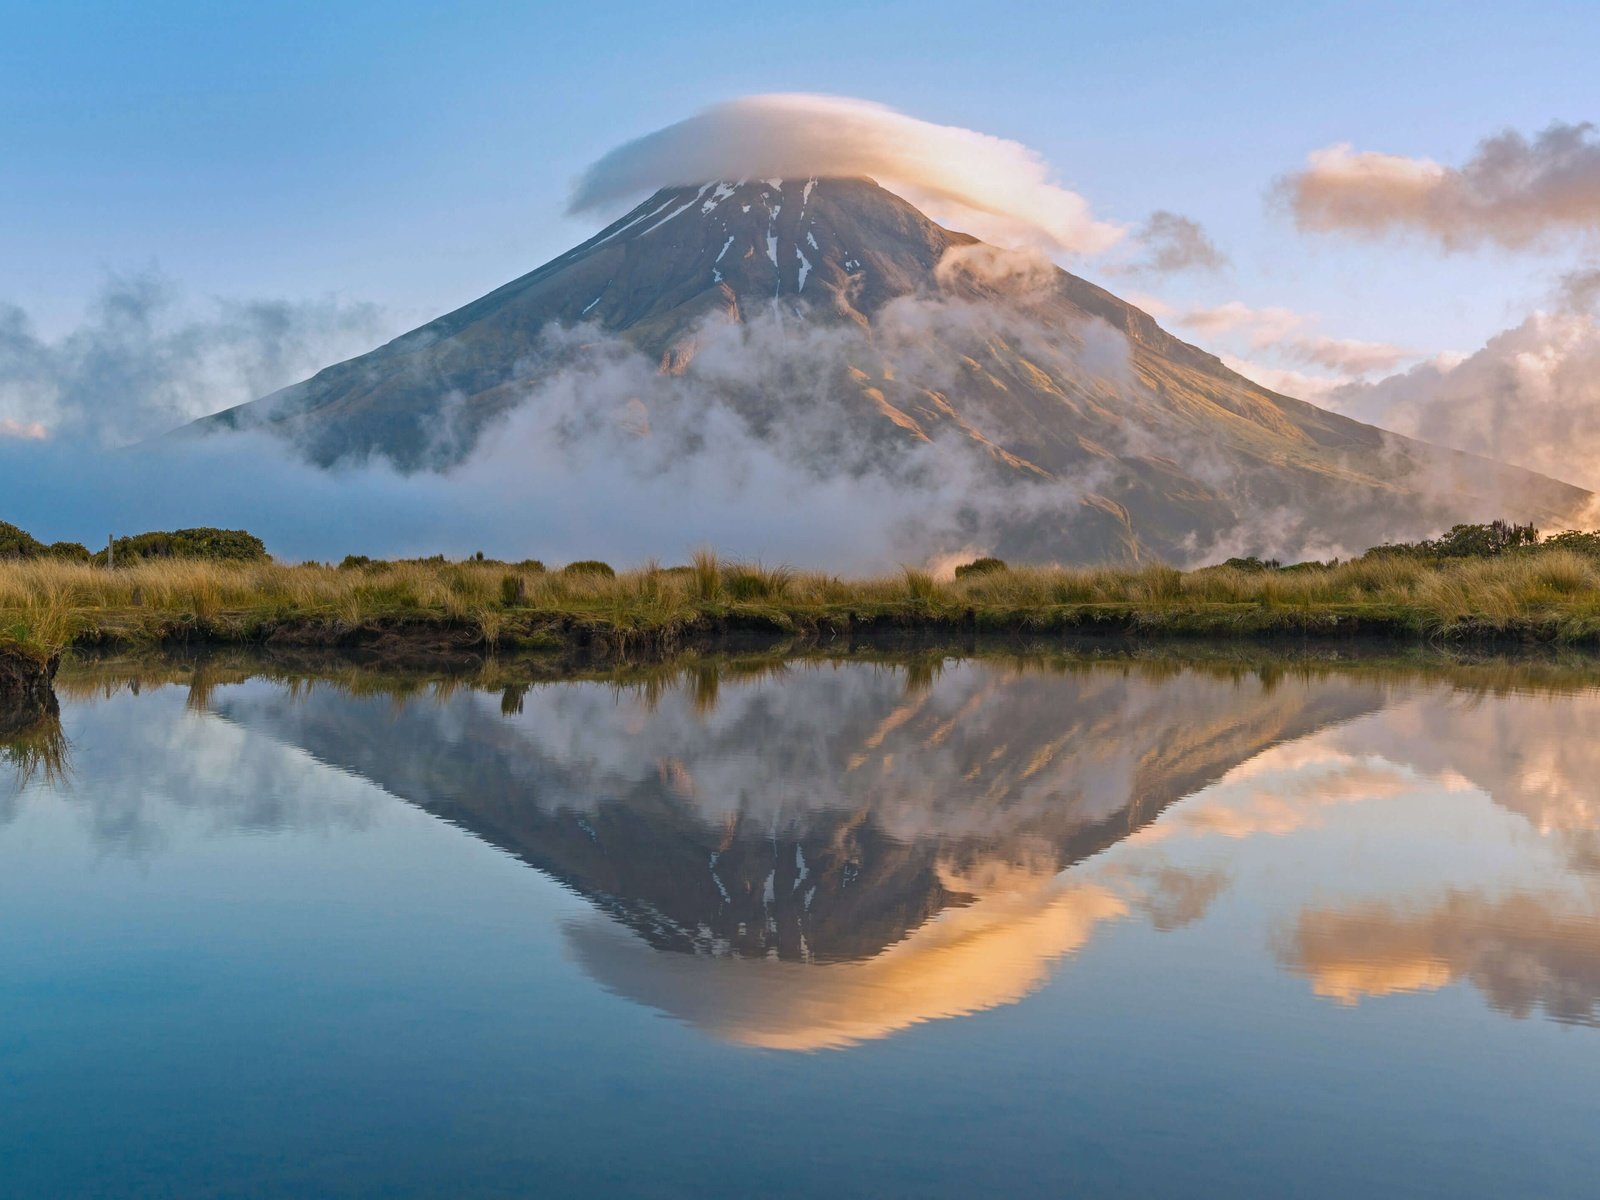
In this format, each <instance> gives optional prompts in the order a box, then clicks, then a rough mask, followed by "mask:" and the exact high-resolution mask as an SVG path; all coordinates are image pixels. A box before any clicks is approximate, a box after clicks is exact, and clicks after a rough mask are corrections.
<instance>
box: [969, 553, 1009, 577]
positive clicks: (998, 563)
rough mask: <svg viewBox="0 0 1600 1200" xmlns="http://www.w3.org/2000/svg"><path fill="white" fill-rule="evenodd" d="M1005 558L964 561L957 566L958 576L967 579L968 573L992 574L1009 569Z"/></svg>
mask: <svg viewBox="0 0 1600 1200" xmlns="http://www.w3.org/2000/svg"><path fill="white" fill-rule="evenodd" d="M1010 569H1011V568H1010V567H1008V566H1006V563H1005V559H1003V558H975V559H973V560H972V561H971V562H969V563H962V564H961V565H960V566H959V567H957V568H956V578H957V579H965V578H966V577H967V576H968V575H991V574H993V573H994V572H996V571H1009V570H1010Z"/></svg>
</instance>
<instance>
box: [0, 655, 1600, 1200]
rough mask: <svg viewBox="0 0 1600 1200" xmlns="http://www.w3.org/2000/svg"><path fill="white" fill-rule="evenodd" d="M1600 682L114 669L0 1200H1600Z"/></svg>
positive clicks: (807, 664) (35, 1001)
mask: <svg viewBox="0 0 1600 1200" xmlns="http://www.w3.org/2000/svg"><path fill="white" fill-rule="evenodd" d="M1597 685H1600V664H1595V663H1587V662H1585V661H1583V660H1572V659H1562V660H1549V659H1545V660H1536V661H1527V662H1521V661H1514V660H1513V661H1484V662H1474V663H1461V662H1445V661H1437V662H1436V661H1431V660H1430V661H1408V662H1398V663H1397V662H1395V661H1392V660H1388V659H1370V660H1368V659H1361V658H1358V659H1356V660H1355V661H1351V662H1342V663H1334V662H1326V661H1319V662H1315V663H1307V662H1297V661H1290V660H1281V661H1280V660H1274V659H1272V658H1270V657H1266V656H1264V655H1261V654H1255V655H1244V654H1241V655H1237V656H1231V657H1230V656H1229V655H1227V654H1222V653H1219V654H1216V655H1212V656H1209V657H1208V656H1206V655H1204V654H1199V653H1193V654H1187V655H1185V656H1183V657H1165V656H1161V655H1149V654H1146V655H1134V656H1118V655H1108V654H1100V655H1094V656H1085V655H1074V654H1069V653H1054V654H1043V655H1035V656H1031V657H1024V656H1021V655H1015V654H1011V655H1008V654H997V655H985V656H980V657H972V658H958V657H949V656H943V657H941V656H929V655H926V654H924V655H920V656H917V657H915V658H907V659H905V660H903V661H896V660H894V659H893V658H892V657H891V658H888V659H884V660H880V661H862V660H860V659H859V658H857V659H846V660H837V661H823V660H811V661H792V662H788V663H774V662H770V661H751V660H745V661H735V660H729V661H721V662H719V661H715V660H713V661H707V662H703V663H700V664H698V665H697V666H694V667H692V668H685V669H674V670H662V671H658V672H654V673H652V672H635V673H631V674H628V675H626V676H625V677H624V676H619V677H617V678H611V679H607V678H590V679H569V680H560V681H555V682H544V683H540V684H537V685H533V686H527V687H523V686H504V685H503V683H502V681H501V680H500V679H499V678H498V677H495V676H494V674H493V672H492V671H489V670H486V671H485V672H484V673H481V674H476V675H472V676H469V677H465V678H462V677H455V678H429V677H427V676H423V675H413V674H403V673H397V672H392V671H383V670H377V669H373V668H366V667H359V666H354V665H348V664H338V663H333V664H323V665H320V666H316V667H306V666H303V665H301V666H295V667H292V668H291V667H287V666H285V665H283V664H282V663H280V662H269V661H266V660H252V659H248V658H239V657H233V658H227V659H225V660H200V661H179V660H176V659H174V660H170V661H164V660H145V661H141V662H137V663H133V662H116V661H100V662H87V663H77V664H72V665H68V666H67V667H64V668H63V670H62V673H61V676H60V677H59V678H58V680H57V693H58V696H59V698H60V701H61V718H60V723H59V726H46V727H41V728H40V729H36V730H33V731H30V732H29V733H28V734H27V735H26V736H24V737H22V738H21V739H18V740H14V741H12V742H10V743H3V742H0V1194H3V1195H4V1196H6V1197H8V1198H10V1200H22V1198H32V1197H51V1198H54V1197H80V1196H81V1197H96V1198H120V1197H133V1196H139V1197H157V1196H159V1197H208V1196H216V1197H268V1196H270V1197H356V1196H360V1197H368V1196H383V1197H412V1196H417V1197H423V1196H427V1197H435V1196H437V1197H479V1196H504V1197H513V1196H514V1197H524V1196H538V1197H556V1196H595V1195H618V1196H686V1197H687V1196H697V1197H698V1196H734V1195H767V1196H808V1197H809V1196H829V1197H856V1196H862V1197H867V1196H871V1197H880V1196H960V1197H963V1198H968V1200H970V1198H971V1197H974V1196H1064V1195H1093V1196H1141V1197H1148V1196H1164V1197H1170V1196H1218V1197H1224V1196H1225V1197H1238V1196H1290V1195H1292V1196H1297V1197H1323V1196H1326V1197H1341V1198H1344V1197H1349V1196H1352V1195H1382V1196H1439V1197H1451V1198H1452V1200H1460V1198H1462V1197H1507V1196H1540V1197H1565V1196H1573V1197H1578V1196H1583V1197H1592V1196H1594V1195H1595V1194H1596V1187H1597V1186H1600V1185H1597V1183H1596V1180H1597V1178H1600V1135H1597V1132H1596V1131H1597V1129H1600V1028H1597V1026H1600V686H1597Z"/></svg>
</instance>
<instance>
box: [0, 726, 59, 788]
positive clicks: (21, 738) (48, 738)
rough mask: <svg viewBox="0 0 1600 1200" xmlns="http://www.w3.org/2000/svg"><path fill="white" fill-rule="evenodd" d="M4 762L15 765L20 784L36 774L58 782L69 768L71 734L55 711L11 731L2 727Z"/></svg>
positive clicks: (0, 746) (0, 745) (0, 751)
mask: <svg viewBox="0 0 1600 1200" xmlns="http://www.w3.org/2000/svg"><path fill="white" fill-rule="evenodd" d="M0 763H4V764H6V765H7V766H8V767H10V768H11V771H12V773H13V775H14V776H15V783H16V786H17V788H19V789H21V788H23V787H26V786H27V785H28V784H29V783H31V782H33V780H34V779H35V778H41V779H43V780H44V781H45V782H46V783H50V784H55V783H59V782H60V781H61V780H63V779H65V778H66V776H67V772H68V744H67V735H66V733H65V731H63V730H62V728H61V718H60V717H59V716H57V715H55V714H54V713H51V714H50V715H49V716H46V717H43V718H40V719H39V720H36V721H34V722H33V723H32V724H31V725H28V726H26V727H24V728H22V729H17V730H12V731H11V732H9V733H7V732H4V731H3V727H0Z"/></svg>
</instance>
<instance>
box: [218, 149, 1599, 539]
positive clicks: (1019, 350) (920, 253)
mask: <svg viewBox="0 0 1600 1200" xmlns="http://www.w3.org/2000/svg"><path fill="white" fill-rule="evenodd" d="M1107 327H1109V329H1108V328H1107ZM562 329H572V330H578V331H580V334H579V335H578V338H577V341H578V342H580V343H583V344H582V345H579V346H578V347H577V350H575V349H574V345H573V340H574V339H573V338H571V337H568V338H567V339H566V340H565V341H563V340H562V339H561V338H559V337H557V338H555V339H554V340H552V336H551V331H553V330H562ZM590 329H597V330H599V331H601V332H603V333H604V334H606V335H609V337H608V339H600V340H601V341H606V342H608V343H609V344H610V345H611V346H613V347H615V348H619V349H624V350H626V352H627V353H631V354H635V355H637V356H643V358H642V361H643V363H644V364H645V365H646V370H647V372H648V370H650V369H653V367H654V365H657V364H658V365H659V370H660V371H661V372H662V373H663V374H662V378H664V379H668V380H670V379H672V378H674V377H676V376H680V375H681V376H682V377H683V383H682V386H680V387H678V388H677V389H676V390H674V389H673V387H671V386H669V385H667V384H660V385H656V384H639V383H638V382H637V381H636V380H635V381H634V382H631V383H630V384H629V385H628V387H629V389H631V390H632V394H628V393H620V394H614V395H613V394H607V393H606V392H605V388H604V386H603V385H602V384H601V383H598V382H596V381H597V380H599V379H600V378H601V377H602V373H599V372H585V371H583V370H580V371H578V372H577V373H576V374H575V375H574V374H572V373H571V371H570V368H571V364H572V357H571V356H572V355H573V354H574V353H577V352H579V351H584V350H588V351H590V352H593V351H594V347H595V346H596V345H597V344H598V343H597V341H596V339H594V338H591V337H588V336H587V335H585V334H583V333H581V331H583V330H590ZM730 330H731V331H735V332H736V333H737V334H738V336H736V337H734V338H733V339H732V340H731V342H730V340H729V336H728V331H730ZM827 330H832V331H835V332H833V333H829V334H828V335H827V336H826V337H821V336H817V335H819V334H820V333H822V332H823V331H827ZM719 331H721V332H719ZM739 331H744V332H739ZM774 331H775V332H774ZM1113 331H1114V332H1113ZM1118 335H1120V336H1118ZM808 338H809V341H808V340H807V339H808ZM718 339H721V349H722V350H723V351H724V353H721V354H720V355H719V356H718V357H717V358H716V364H717V365H716V368H715V369H712V368H706V369H704V370H703V369H702V368H701V366H700V360H698V359H696V357H695V356H696V354H697V353H699V352H700V351H701V349H702V347H703V345H704V344H705V343H706V342H707V341H708V340H710V341H717V340H718ZM797 343H799V344H803V346H804V348H805V355H809V357H807V356H804V355H801V356H799V357H797V354H800V352H799V351H797V350H796V349H795V347H796V344H797ZM730 364H734V365H735V366H736V367H737V369H733V367H730ZM563 372H567V373H568V374H567V376H566V377H567V378H568V379H569V381H575V382H574V387H573V388H569V389H567V391H568V393H569V394H570V393H571V392H573V391H574V390H576V391H578V392H580V393H581V396H580V401H581V403H582V405H583V406H585V408H586V410H587V411H589V412H591V413H592V412H600V413H604V412H610V411H613V410H616V409H617V408H618V407H619V406H623V405H630V406H633V408H634V409H635V410H639V409H642V410H643V411H642V412H639V411H635V412H634V413H633V415H632V416H630V417H629V419H628V428H629V429H630V430H633V431H636V432H638V433H639V434H640V435H646V434H648V433H649V432H650V430H651V427H652V426H653V425H654V424H656V421H655V419H654V418H655V416H656V415H658V414H659V415H662V416H674V414H675V416H674V419H675V420H676V421H677V422H678V426H679V429H680V432H681V431H682V429H683V428H684V424H685V422H686V421H688V423H689V424H691V425H692V423H693V421H692V419H689V418H686V417H685V416H684V413H685V411H686V408H685V406H691V407H692V406H694V405H701V406H704V405H708V404H712V405H723V406H725V407H726V408H727V409H728V410H730V411H731V412H732V413H734V414H736V415H737V417H738V418H739V419H740V420H742V421H744V422H745V423H746V425H747V427H748V430H749V432H750V436H752V437H766V436H768V435H769V434H771V432H772V431H773V430H774V429H778V430H780V431H785V432H786V433H788V434H789V435H791V436H788V437H787V438H786V439H782V438H780V439H779V441H780V442H782V443H783V444H782V446H781V448H782V449H784V450H785V451H786V452H793V450H794V447H795V445H797V444H799V443H800V442H805V445H804V447H803V449H804V451H805V456H804V457H805V461H804V462H803V463H802V466H803V468H804V469H805V470H807V471H810V472H813V473H815V474H817V475H818V476H819V477H824V476H826V475H828V474H829V473H830V472H833V473H844V474H850V475H854V476H860V475H862V474H864V473H870V472H872V471H873V470H876V469H878V468H880V467H885V466H886V465H892V464H895V463H900V462H903V460H904V457H905V446H906V445H907V444H908V443H911V444H926V443H934V442H947V443H952V444H956V445H964V446H967V447H970V448H971V449H972V450H974V451H975V452H976V453H977V456H978V459H979V461H980V463H981V464H982V468H981V469H982V471H983V472H985V473H986V475H985V479H986V482H985V483H984V485H983V486H984V487H985V488H986V489H987V487H988V484H989V483H995V482H998V483H1001V484H1004V485H1011V484H1019V485H1020V484H1028V483H1036V484H1037V483H1046V484H1051V485H1053V486H1054V487H1055V491H1054V492H1052V493H1051V495H1050V497H1042V496H1041V495H1040V493H1039V492H1038V491H1037V490H1036V491H1033V492H1016V493H1014V496H1013V498H1011V499H1007V500H1005V501H1004V502H1003V503H1001V504H999V505H993V504H991V505H990V508H991V510H997V511H998V512H999V514H1000V518H999V520H1000V527H998V528H993V529H991V528H973V529H967V530H964V531H962V530H957V531H954V532H955V533H956V534H958V535H961V534H963V533H964V535H965V536H964V537H962V540H963V541H964V542H966V544H971V543H972V542H973V541H974V540H978V541H982V542H983V543H984V544H985V545H986V546H987V547H988V548H992V549H994V550H996V551H998V552H1001V553H1011V554H1015V555H1018V556H1023V557H1033V558H1038V557H1046V558H1105V557H1122V556H1134V557H1139V556H1142V555H1145V554H1148V553H1155V554H1159V555H1163V556H1168V557H1187V556H1189V555H1191V554H1193V553H1194V552H1195V550H1196V549H1197V548H1200V547H1204V546H1207V545H1217V546H1220V545H1224V544H1225V545H1229V546H1230V547H1235V546H1236V548H1237V549H1238V550H1239V551H1242V552H1249V551H1253V550H1273V549H1276V548H1277V547H1275V546H1271V545H1267V544H1265V543H1263V542H1261V541H1260V539H1259V537H1258V536H1257V535H1255V534H1248V535H1246V534H1239V533H1237V531H1239V530H1240V529H1241V528H1242V527H1244V526H1246V525H1247V524H1249V525H1255V526H1260V525H1262V524H1263V523H1264V522H1263V518H1268V521H1267V522H1266V523H1270V524H1272V525H1273V526H1275V527H1276V528H1277V531H1278V533H1277V536H1287V537H1291V538H1293V539H1294V540H1296V541H1297V542H1298V543H1299V544H1301V545H1303V544H1306V543H1308V542H1316V543H1320V544H1326V545H1335V546H1337V545H1345V546H1350V547H1355V546H1364V545H1370V544H1373V543H1375V542H1377V541H1379V540H1382V539H1384V538H1388V537H1394V536H1416V535H1418V534H1421V533H1427V532H1431V531H1432V530H1434V529H1436V528H1438V527H1440V526H1441V525H1448V524H1450V523H1452V522H1454V521H1458V520H1482V519H1487V518H1488V517H1491V516H1496V515H1502V514H1503V515H1510V516H1516V517H1518V518H1519V519H1533V520H1536V521H1544V522H1549V521H1559V520H1562V519H1565V518H1566V517H1567V516H1569V515H1570V514H1572V513H1574V512H1576V511H1577V510H1579V509H1580V508H1582V507H1583V506H1584V505H1585V504H1586V503H1587V502H1588V501H1589V500H1590V497H1589V494H1588V493H1586V492H1583V491H1581V490H1580V489H1577V488H1572V487H1568V486H1567V485H1565V484H1560V483H1557V482H1555V481H1553V480H1550V479H1547V478H1545V477H1543V476H1538V475H1535V474H1533V473H1531V472H1528V471H1523V470H1520V469H1518V468H1514V467H1507V466H1504V465H1502V464H1498V463H1492V462H1489V461H1487V460H1483V459H1478V458H1474V457H1472V456H1470V455H1464V454H1460V453H1457V452H1453V451H1448V450H1443V449H1440V448H1438V447H1433V446H1429V445H1426V444H1424V443H1420V442H1415V441H1411V440H1409V439H1406V438H1402V437H1398V436H1396V435H1393V434H1388V433H1385V432H1384V431H1382V430H1379V429H1376V428H1374V427H1372V426H1369V425H1363V424H1361V423H1360V422H1357V421H1353V420H1350V419H1348V418H1345V417H1341V416H1338V415H1336V414H1333V413H1330V412H1327V411H1325V410H1322V409H1319V408H1317V407H1315V406H1313V405H1310V404H1307V403H1304V402H1303V401H1299V400H1295V399H1292V398H1290V397H1287V396H1282V395H1279V394H1277V393H1273V392H1270V391H1268V390H1267V389H1265V388H1262V387H1260V386H1258V385H1257V384H1255V383H1252V382H1251V381H1249V380H1247V379H1245V378H1243V377H1242V376H1240V375H1238V374H1236V373H1235V372H1233V371H1231V370H1229V369H1228V368H1227V367H1226V366H1224V365H1223V363H1222V362H1221V361H1220V360H1218V359H1217V358H1215V357H1214V356H1212V355H1210V354H1207V353H1206V352H1205V351H1203V350H1200V349H1198V348H1197V347H1194V346H1191V345H1189V344H1187V343H1185V342H1183V341H1181V340H1179V339H1178V338H1176V337H1173V336H1172V335H1171V334H1169V333H1167V332H1166V331H1165V330H1163V329H1162V328H1161V327H1160V326H1159V325H1158V324H1157V323H1156V322H1155V321H1154V320H1153V319H1152V318H1151V317H1150V316H1149V315H1148V314H1147V313H1144V312H1142V311H1140V310H1139V309H1137V308H1135V307H1134V306H1133V305H1130V304H1128V303H1127V302H1125V301H1123V300H1121V299H1119V298H1117V297H1116V296H1114V295H1112V294H1111V293H1109V292H1107V291H1105V290H1103V289H1101V288H1099V287H1096V286H1095V285H1093V284H1091V283H1089V282H1087V281H1085V280H1083V279H1080V278H1078V277H1077V276H1074V275H1071V274H1069V273H1067V272H1066V271H1063V270H1060V269H1059V268H1057V267H1055V266H1053V265H1052V264H1050V263H1048V262H1047V261H1045V260H1043V259H1040V258H1037V257H1029V256H1024V255H1017V254H1014V253H1012V252H1007V251H1002V250H998V249H996V248H995V247H992V246H988V245H986V244H985V243H982V242H979V241H978V240H977V239H975V238H972V237H970V236H968V235H966V234H962V233H957V232H953V231H950V230H947V229H944V228H942V227H940V226H939V225H937V224H935V223H934V222H933V221H931V220H929V219H928V218H927V217H926V216H924V215H923V214H922V213H921V212H919V211H918V210H917V209H916V208H914V207H913V206H912V205H910V204H908V203H906V202H905V201H904V200H902V199H901V198H900V197H898V196H895V195H894V194H892V193H890V192H888V191H886V190H885V189H883V188H881V187H879V186H878V185H877V184H875V183H874V182H872V181H871V180H869V179H859V178H820V179H819V178H803V179H800V178H796V179H742V180H734V181H727V180H720V181H718V180H714V181H709V182H702V183H698V184H693V185H687V186H674V187H667V188H663V189H661V190H660V191H658V192H656V193H655V194H654V195H652V196H651V197H650V198H649V199H647V200H645V201H644V202H643V203H642V204H640V205H639V206H637V207H636V208H634V209H633V210H632V211H631V212H628V213H626V214H625V215H623V216H622V217H621V218H619V219H618V220H616V221H615V222H613V223H612V224H611V225H609V226H607V227H606V228H604V229H602V230H601V231H600V232H599V233H597V234H596V235H595V236H594V237H592V238H590V239H588V240H587V241H585V242H583V243H581V244H580V245H578V246H576V247H574V248H573V249H571V250H569V251H567V252H566V253H565V254H562V255H561V256H560V257H558V258H556V259H554V260H552V261H551V262H549V263H547V264H545V265H544V266H542V267H540V268H538V269H537V270H535V271H532V272H530V273H529V274H527V275H524V276H522V277H521V278H519V279H516V280H513V281H512V282H511V283H508V284H506V285H505V286H503V287H501V288H498V289H496V290H495V291H493V292H490V293H489V294H487V295H486V296H484V297H482V298H481V299H479V300H476V301H474V302H472V303H471V304H468V305H466V306H465V307H463V308H460V309H458V310H456V311H455V312H452V313H449V314H447V315H445V316H442V317H440V318H438V319H437V320H435V321H432V322H430V323H428V324H426V325H424V326H422V327H421V328H419V329H416V330H413V331H412V332H411V333H408V334H405V335H404V336H402V337H400V338H397V339H395V340H394V341H393V342H391V343H389V344H388V345H386V346H382V347H379V348H378V349H377V350H374V351H372V352H371V353H369V354H366V355H363V356H361V357H360V358H356V359H352V360H350V361H349V362H345V363H340V364H337V365H335V366H332V367H329V368H327V369H326V370H324V371H322V372H320V373H318V374H317V375H316V376H314V377H313V378H311V379H309V380H307V381H305V382H303V383H300V384H296V385H294V386H292V387H289V388H286V389H284V390H283V391H280V392H278V393H275V394H274V395H272V396H269V397H266V398H265V399H263V400H260V401H256V402H254V403H252V404H248V405H243V406H241V407H239V408H237V409H232V410H229V411H227V412H223V413H219V414H217V415H216V416H214V417H212V418H208V419H207V421H205V422H202V423H200V427H201V428H202V429H207V428H212V429H214V428H241V427H255V428H265V429H269V430H273V431H276V432H280V433H282V434H284V435H286V436H288V437H291V438H292V439H294V441H295V442H296V443H297V444H298V445H300V446H301V447H302V448H303V449H304V451H305V452H306V453H307V454H308V455H309V456H310V457H311V458H312V459H313V460H315V461H318V462H322V463H325V464H328V463H332V462H334V461H337V460H339V459H343V458H351V457H354V458H362V457H366V456H369V455H373V454H378V455H383V456H387V457H389V458H391V459H392V460H394V461H395V462H396V463H398V464H399V465H400V466H402V467H403V468H407V469H418V468H429V467H441V466H447V465H449V464H450V463H451V462H454V461H458V460H459V459H460V458H461V457H462V456H463V455H465V454H467V453H470V452H471V450H472V448H473V446H474V444H475V442H476V440H477V438H478V437H479V436H480V434H481V433H482V431H483V430H484V429H486V428H488V427H489V426H490V425H491V424H493V423H494V422H496V421H498V420H501V419H503V418H504V416H505V414H506V413H507V412H509V411H510V410H511V409H513V408H516V407H518V406H519V405H523V404H531V405H537V404H539V403H540V402H541V401H540V399H539V397H540V396H541V395H542V392H541V388H542V387H543V385H544V384H547V383H549V382H550V381H551V380H552V379H553V378H558V377H562V373H563ZM652 389H654V390H653V391H652ZM653 405H654V407H652V406H653ZM807 408H810V409H814V410H816V413H817V416H816V419H815V420H814V421H813V422H812V425H813V426H815V427H820V428H821V429H822V430H823V433H822V434H821V435H820V436H818V435H817V434H816V429H815V428H813V429H811V430H808V431H807V433H806V438H800V439H797V438H795V437H794V436H792V434H793V426H794V421H795V419H796V417H797V414H800V413H801V410H804V409H807ZM807 439H809V440H807ZM689 440H690V441H692V440H693V438H692V435H691V437H690V439H689ZM675 450H676V448H674V451H675ZM895 478H896V479H903V477H902V476H896V477H895ZM896 486H899V484H898V483H897V484H896ZM991 498H992V497H991ZM963 519H966V518H963ZM979 523H981V520H980V521H979ZM991 523H992V522H991Z"/></svg>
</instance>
